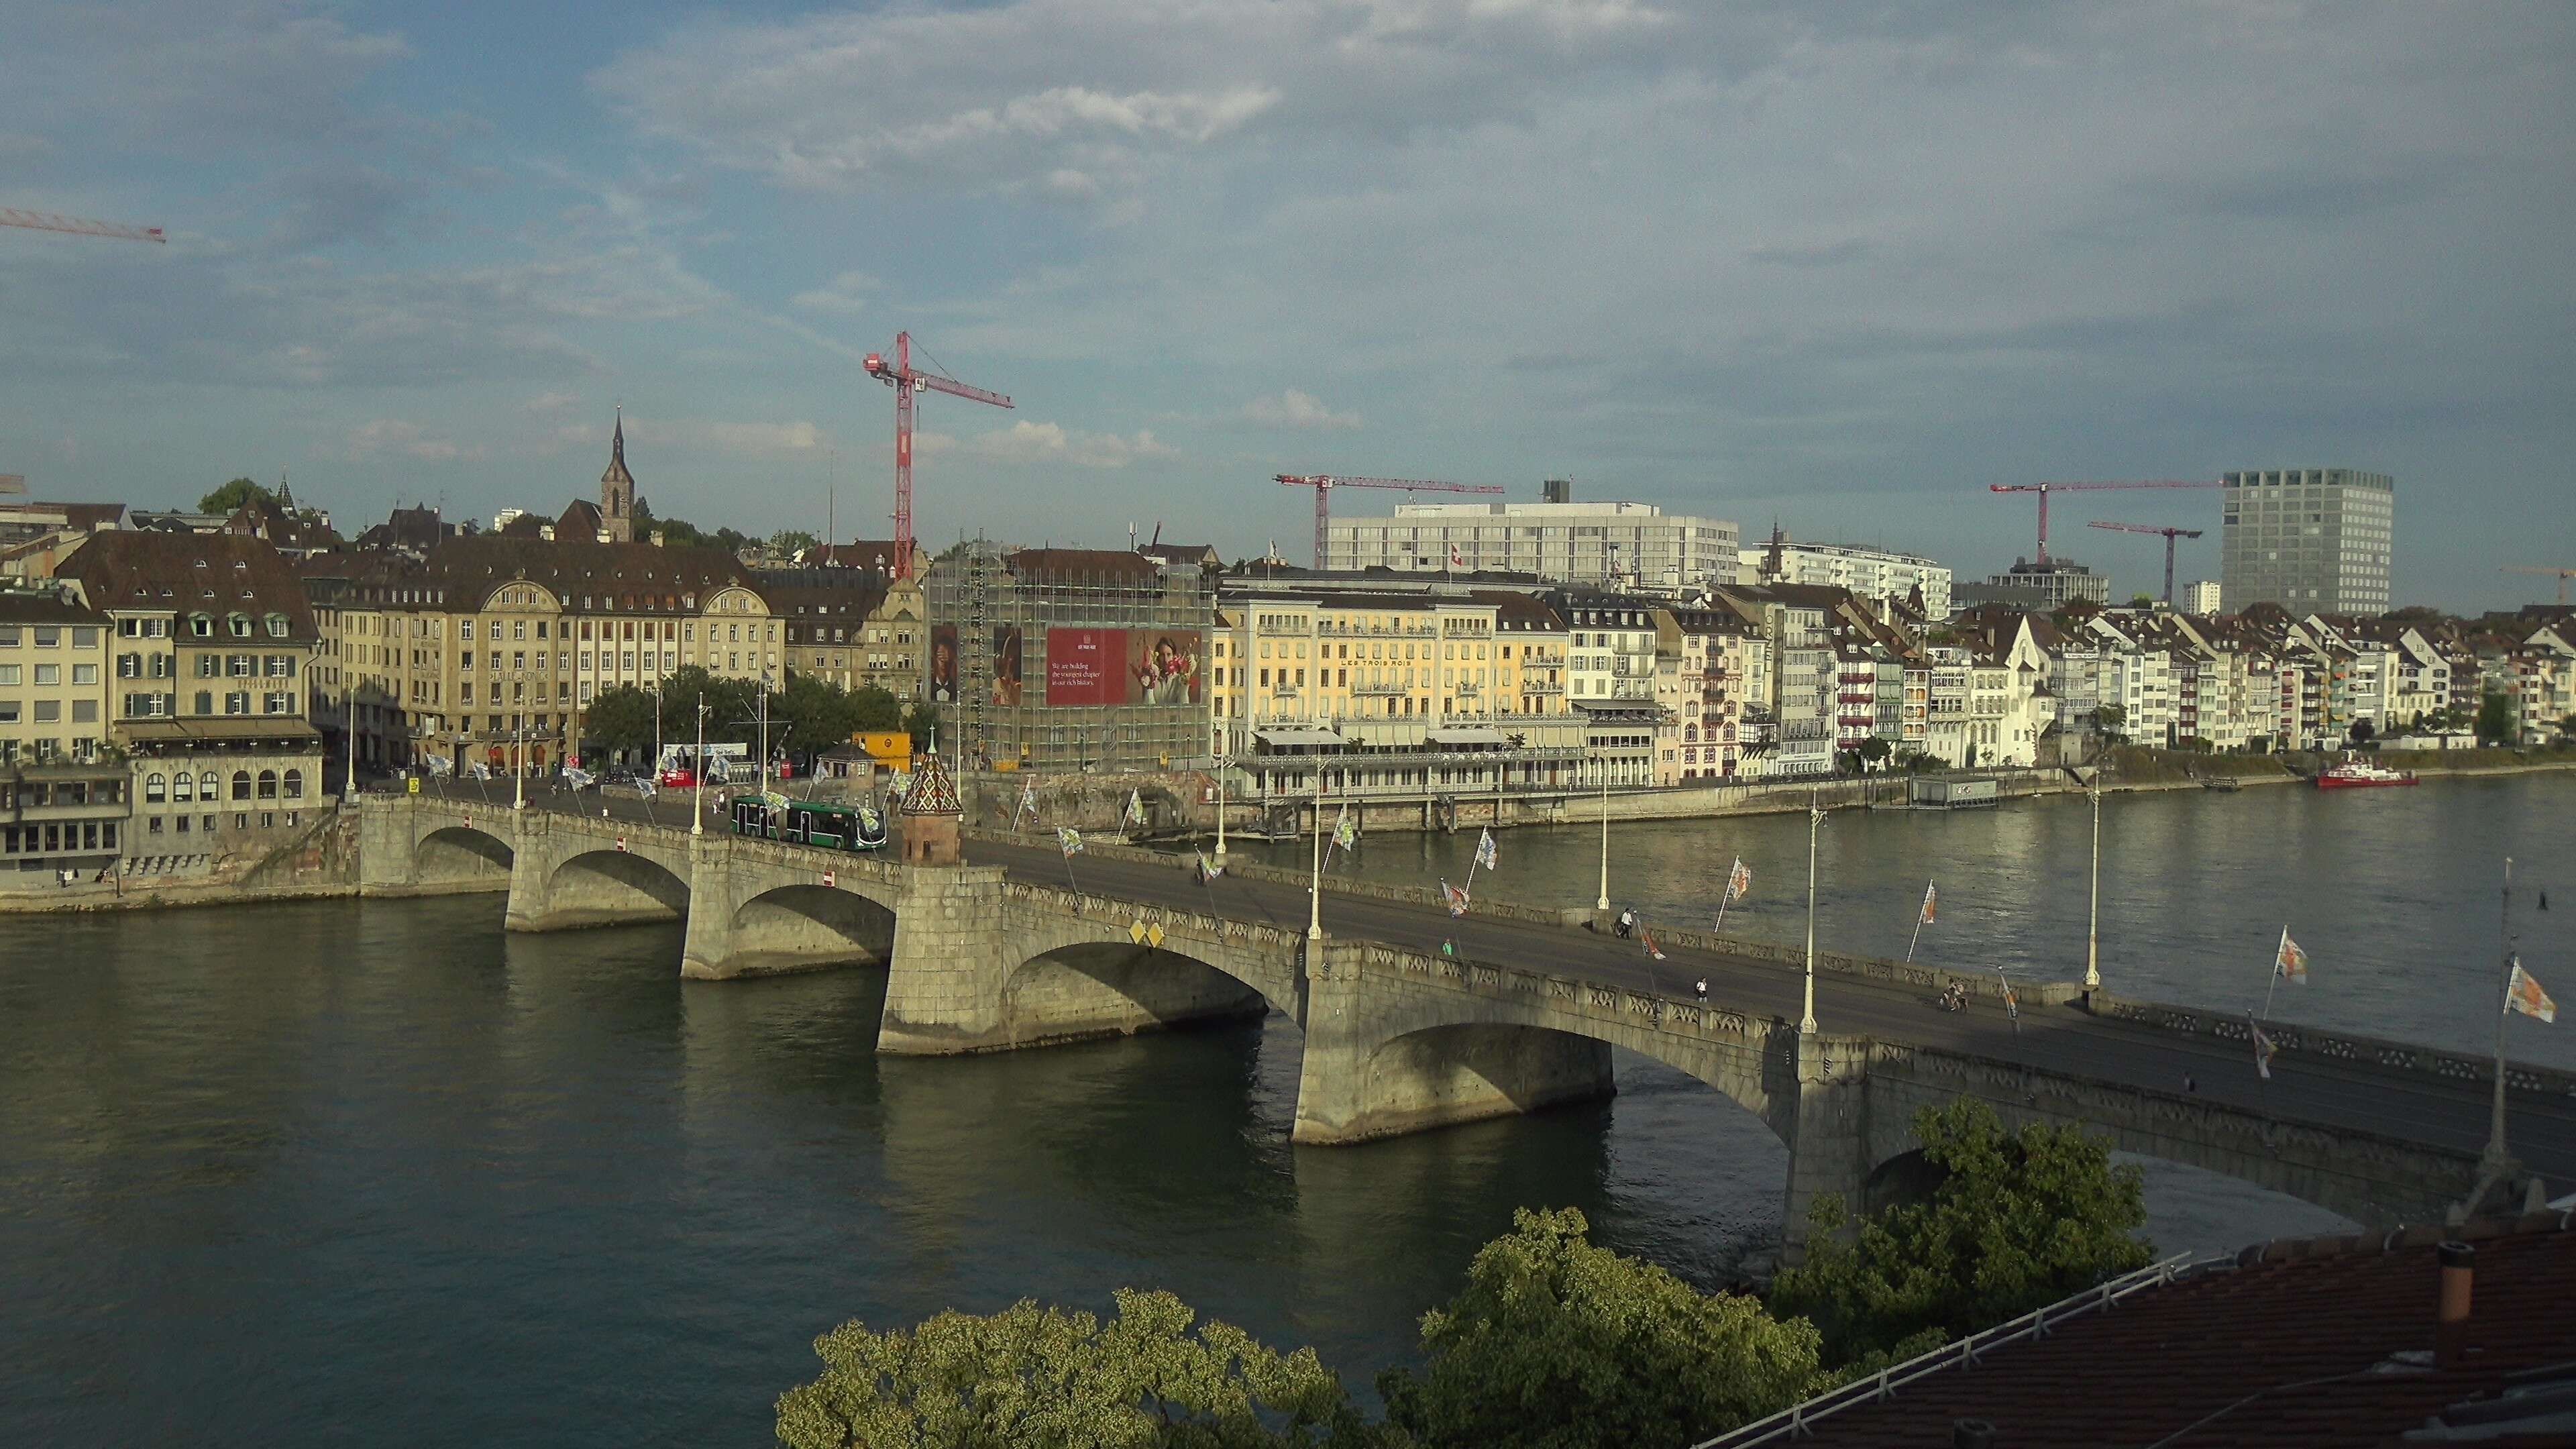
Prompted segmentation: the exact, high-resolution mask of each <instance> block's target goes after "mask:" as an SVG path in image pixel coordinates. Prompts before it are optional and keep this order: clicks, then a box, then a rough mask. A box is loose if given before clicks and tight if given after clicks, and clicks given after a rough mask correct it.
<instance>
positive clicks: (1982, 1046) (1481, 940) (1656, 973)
mask: <svg viewBox="0 0 2576 1449" xmlns="http://www.w3.org/2000/svg"><path fill="white" fill-rule="evenodd" d="M967 852H968V858H969V859H970V860H974V861H977V862H981V863H989V864H998V865H1000V866H1002V867H1003V868H1004V869H1005V870H1006V871H1007V872H1008V873H1009V874H1010V875H1011V877H1013V878H1014V879H1024V880H1028V881H1032V882H1036V883H1040V884H1056V883H1059V882H1061V881H1063V880H1064V878H1065V869H1064V866H1065V862H1064V858H1063V856H1062V855H1061V854H1059V853H1058V852H1057V851H1055V850H1053V849H1049V848H1046V847H1043V846H1021V845H1011V844H1004V843H1001V842H997V841H992V840H989V839H977V840H974V841H972V842H970V843H969V845H968V847H967ZM1074 870H1075V872H1076V873H1077V876H1078V878H1079V880H1080V881H1081V885H1082V889H1083V890H1084V891H1086V892H1089V893H1092V894H1097V895H1110V896H1117V897H1121V898H1124V899H1128V900H1133V901H1136V902H1139V903H1141V904H1146V905H1155V906H1162V907H1165V908H1167V909H1174V910H1204V909H1208V908H1209V907H1210V906H1211V905H1213V907H1214V909H1215V911H1216V912H1217V913H1220V914H1224V915H1227V916H1232V917H1236V918H1239V919H1245V920H1257V921H1262V922H1264V923H1267V924H1270V925H1275V926H1278V927H1280V928H1282V929H1293V930H1298V931H1303V930H1304V929H1305V928H1306V891H1305V889H1304V888H1303V887H1300V886H1294V885H1288V884H1284V883H1280V882H1276V881H1267V880H1253V879H1248V878H1242V877H1236V876H1231V875H1229V876H1224V877H1221V878H1219V879H1218V880H1216V881H1215V882H1212V883H1211V884H1209V885H1207V886H1204V887H1203V886H1201V885H1199V884H1198V883H1197V882H1196V880H1195V875H1194V872H1193V871H1191V870H1190V869H1188V868H1187V867H1186V866H1182V865H1177V864H1176V865H1174V866H1170V867H1165V866H1160V865H1152V864H1144V863H1139V862H1134V861H1128V860H1108V859H1097V858H1094V857H1092V856H1089V855H1084V856H1079V857H1076V859H1075V861H1074ZM1329 881H1330V878H1329V877H1327V887H1326V890H1325V893H1324V906H1323V922H1322V924H1323V928H1324V931H1325V934H1326V935H1328V936H1337V937H1361V938H1365V939H1368V940H1372V941H1382V942H1385V943H1387V944H1390V945H1397V946H1405V947H1410V948H1412V949H1415V950H1433V951H1436V950H1438V949H1439V947H1440V943H1441V941H1442V940H1443V939H1444V938H1446V939H1450V940H1454V941H1455V942H1456V943H1457V946H1458V950H1459V952H1460V954H1462V955H1464V956H1466V957H1467V958H1468V959H1470V960H1474V961H1480V962H1492V963H1494V964H1497V965H1501V966H1507V967H1517V968H1519V969H1521V970H1527V971H1546V972H1551V973H1554V974H1557V975H1561V976H1580V977H1581V978H1583V979H1585V980H1594V981H1603V982H1607V983H1609V984H1612V985H1616V986H1621V987H1624V988H1627V989H1630V990H1634V991H1639V992H1645V993H1648V994H1653V995H1661V996H1665V997H1668V998H1672V999H1687V998H1689V997H1690V996H1691V995H1692V987H1693V984H1694V983H1695V982H1696V981H1697V980H1698V979H1699V978H1700V977H1702V976H1705V977H1707V979H1708V991H1709V999H1710V1000H1711V1001H1712V1002H1715V1003H1722V1004H1724V1005H1725V1006H1728V1007H1730V1008H1732V1009H1734V1010H1738V1011H1743V1012H1746V1013H1748V1014H1751V1015H1755V1016H1760V1017H1764V1018H1776V1019H1778V1020H1781V1021H1784V1022H1786V1023H1787V1024H1788V1025H1790V1026H1792V1027H1794V1026H1795V1025H1796V1024H1797V1021H1798V1015H1799V1010H1800V1001H1801V996H1802V991H1801V987H1802V982H1803V979H1804V973H1803V972H1802V971H1799V970H1794V969H1789V968H1784V967H1782V966H1780V965H1778V964H1776V963H1773V962H1769V961H1757V960H1751V959H1747V958H1745V957H1741V956H1731V955H1722V954H1717V953H1711V952H1704V951H1689V950H1675V949H1669V948H1668V949H1667V951H1666V955H1667V958H1668V959H1666V960H1663V961H1655V960H1652V959H1650V958H1649V957H1647V955H1646V954H1645V951H1644V950H1643V948H1642V947H1640V946H1639V945H1638V944H1637V943H1636V942H1635V941H1634V940H1622V939H1620V938H1619V937H1617V936H1615V935H1610V934H1607V933H1601V934H1596V933H1594V932H1592V931H1588V930H1582V929H1569V928H1566V927H1561V926H1549V925H1546V924H1543V923H1540V922H1533V921H1520V920H1510V919H1501V918H1496V917H1491V916H1484V915H1478V914H1473V913H1471V914H1469V915H1467V916H1464V917H1459V918H1455V919H1453V918H1451V917H1450V916H1449V915H1448V914H1447V913H1446V912H1444V911H1441V910H1437V909H1426V908H1424V907H1422V906H1417V905H1411V904H1408V903H1405V902H1400V901H1387V900H1379V899H1376V898H1373V897H1368V896H1358V895H1347V894H1342V893H1337V892H1335V891H1333V890H1332V889H1331V888H1330V884H1329ZM1503 889H1504V888H1503V886H1502V884H1501V882H1499V881H1493V882H1491V883H1489V884H1487V885H1486V886H1485V887H1484V890H1485V891H1487V892H1490V893H1492V894H1493V895H1495V896H1500V895H1501V894H1502V891H1503ZM1650 924H1651V923H1650ZM1816 1021H1817V1028H1818V1030H1820V1031H1825V1032H1830V1033H1835V1034H1839V1035H1857V1036H1869V1037H1875V1038H1878V1039H1880V1040H1886V1041H1902V1042H1908V1043H1911V1044H1913V1045H1917V1046H1929V1047H1938V1048H1942V1049H1944V1050H1948V1051H1952V1052H1958V1053H1961V1054H1965V1055H1971V1056H1976V1057H1982V1058H1985V1059H1987V1060H1991V1061H1999V1062H2009V1063H2013V1064H2015V1065H2019V1066H2024V1067H2028V1068H2031V1069H2033V1070H2035V1071H2040V1072H2048V1073H2053V1074H2061V1075H2066V1076H2075V1077H2089V1078H2093V1079H2096V1080H2102V1081H2109V1082H2117V1083H2121V1084H2124V1085H2129V1086H2140V1087H2148V1088H2152V1089H2157V1090H2162V1091H2171V1092H2180V1091H2182V1090H2183V1079H2184V1077H2185V1076H2186V1075H2188V1076H2189V1077H2191V1078H2192V1079H2193V1080H2194V1081H2195V1082H2196V1083H2197V1092H2196V1095H2198V1096H2202V1097H2206V1098H2208V1099H2210V1100H2211V1101H2212V1102H2214V1103H2218V1104H2222V1105H2226V1106H2233V1107H2237V1108H2240V1109H2243V1110H2246V1111H2249V1112H2258V1113H2261V1114H2263V1115H2266V1116H2279V1117H2283V1118H2288V1119H2292V1120H2296V1121H2304V1122H2311V1123H2315V1124H2317V1125H2320V1126H2326V1127H2334V1128H2339V1129H2345V1130H2351V1131H2359V1132H2368V1133H2373V1134H2376V1135H2380V1136H2387V1137H2398V1138H2404V1139H2407V1140H2410V1141H2415V1142H2420V1143H2423V1144H2425V1145H2427V1146H2436V1147H2444V1148H2448V1149H2450V1150H2452V1151H2456V1152H2464V1153H2470V1154H2474V1153H2476V1152H2478V1151H2479V1150H2480V1149H2481V1148H2483V1147H2484V1146H2485V1145H2486V1139H2487V1121H2488V1111H2489V1104H2490V1094H2489V1089H2488V1088H2487V1087H2486V1086H2485V1085H2484V1084H2464V1083H2454V1082H2450V1081H2447V1080H2442V1079H2434V1078H2396V1077H2392V1076H2391V1075H2390V1074H2386V1073H2381V1072H2376V1071H2371V1070H2368V1069H2353V1068H2346V1067H2344V1066H2341V1065H2340V1064H2336V1063H2332V1062H2325V1061H2316V1060H2301V1061H2296V1062H2291V1061H2288V1060H2287V1059H2286V1058H2276V1059H2275V1060H2274V1062H2273V1075H2272V1080H2271V1081H2269V1082H2265V1081H2263V1080H2262V1079H2261V1078H2260V1077H2259V1076H2258V1075H2257V1073H2256V1072H2255V1070H2254V1063H2253V1060H2252V1057H2251V1054H2250V1053H2249V1052H2248V1051H2247V1050H2246V1049H2245V1048H2244V1047H2243V1046H2242V1045H2241V1044H2238V1043H2233V1042H2223V1041H2213V1040H2211V1039H2209V1038H2207V1037H2203V1036H2197V1035H2195V1036H2179V1035H2176V1034H2172V1033H2166V1032H2161V1031H2157V1030H2155V1029H2154V1028H2151V1027H2145V1026H2141V1025H2137V1024H2134V1023H2130V1022H2126V1021H2121V1020H2118V1019H2116V1018H2109V1017H2101V1016H2096V1015H2094V1014H2092V1013H2091V1012H2089V1011H2086V1010H2085V1009H2083V1008H2082V1007H2081V1006H2080V1005H2075V1004H2068V1005H2057V1006H2047V1005H2026V1006H2024V1007H2023V1009H2022V1011H2021V1019H2020V1025H2019V1029H2018V1030H2016V1029H2015V1028H2014V1024H2013V1023H2012V1022H2011V1021H2010V1020H2009V1019H2008V1018H2007V1017H2006V1014H2005V1012H2004V1010H2003V1008H2002V1007H2001V1006H1999V1005H1997V1004H1995V1003H1994V1002H1993V1000H1992V999H1991V998H1978V999H1977V1000H1976V1001H1975V1003H1974V1004H1973V1005H1971V1006H1970V1007H1969V1009H1968V1010H1966V1011H1961V1012H1949V1011H1943V1010H1941V1009H1940V1008H1939V1007H1938V1006H1937V1005H1936V1004H1934V1002H1933V1000H1932V998H1931V996H1930V995H1929V994H1928V993H1922V992H1916V991H1910V990H1905V989H1901V988H1896V987H1891V986H1889V985H1886V984H1882V983H1879V982H1876V981H1869V980H1863V979H1856V978H1853V977H1849V976H1844V975H1840V974H1835V973H1826V972H1819V973H1818V974H1817V977H1816ZM2509 1113H2510V1115H2509V1117H2508V1120H2507V1123H2506V1137H2507V1141H2508V1143H2509V1145H2510V1146H2511V1148H2512V1150H2513V1152H2514V1155H2515V1156H2517V1157H2519V1158H2520V1159H2522V1161H2523V1163H2524V1165H2525V1166H2526V1167H2528V1168H2529V1169H2531V1170H2532V1171H2533V1172H2536V1173H2538V1174H2539V1175H2540V1176H2542V1177H2543V1178H2545V1179H2548V1180H2550V1181H2552V1182H2566V1181H2570V1180H2576V1099H2569V1098H2565V1097H2560V1098H2555V1099H2540V1100H2534V1099H2533V1098H2532V1097H2529V1096H2525V1095H2520V1094H2517V1096H2516V1097H2515V1098H2514V1099H2513V1100H2512V1101H2511V1102H2510V1103H2509Z"/></svg>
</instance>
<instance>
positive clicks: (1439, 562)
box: [1316, 496, 1738, 596]
mask: <svg viewBox="0 0 2576 1449" xmlns="http://www.w3.org/2000/svg"><path fill="white" fill-rule="evenodd" d="M1737 555H1738V549H1737V529H1736V526H1735V525H1734V524H1733V523H1731V522H1729V521H1728V520H1726V519H1723V518H1705V517H1699V516H1696V515H1687V514H1668V513H1666V512H1664V511H1663V510H1662V509H1661V508H1658V507H1656V506H1655V505H1654V504H1651V503H1577V502H1574V501H1572V500H1571V498H1570V496H1569V497H1566V498H1564V499H1563V501H1551V502H1545V503H1400V504H1398V505H1396V509H1395V516H1394V517H1392V518H1335V519H1333V520H1332V522H1331V523H1330V524H1329V525H1328V526H1327V529H1326V532H1325V539H1324V557H1323V558H1321V559H1318V560H1316V566H1317V567H1318V568H1321V569H1325V570H1328V571H1330V570H1347V571H1354V572H1356V571H1358V570H1361V569H1372V568H1385V569H1394V570H1396V571H1398V572H1400V573H1409V574H1415V575H1430V576H1435V577H1436V576H1438V575H1441V574H1443V573H1451V574H1458V573H1476V572H1505V573H1522V574H1530V575H1534V576H1535V577H1538V578H1541V579H1545V580H1548V581H1550V582H1554V583H1561V584H1574V585H1581V586H1584V587H1588V588H1596V589H1614V590H1625V591H1628V592H1632V593H1637V592H1642V593H1651V594H1658V595H1664V596H1678V595H1681V594H1685V593H1690V592H1693V591H1695V590H1698V589H1701V588H1705V587H1707V586H1708V585H1710V584H1726V583H1732V582H1734V581H1735V579H1736V577H1737V573H1738V564H1737V561H1736V560H1737Z"/></svg>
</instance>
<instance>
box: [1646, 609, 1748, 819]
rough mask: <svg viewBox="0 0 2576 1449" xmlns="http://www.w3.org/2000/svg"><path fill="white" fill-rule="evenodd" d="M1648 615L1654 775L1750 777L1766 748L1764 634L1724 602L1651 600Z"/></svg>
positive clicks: (1664, 779) (1662, 780) (1673, 779)
mask: <svg viewBox="0 0 2576 1449" xmlns="http://www.w3.org/2000/svg"><path fill="white" fill-rule="evenodd" d="M1655 623H1656V641H1657V647H1656V664H1657V669H1656V685H1657V690H1658V693H1657V697H1656V701H1655V702H1656V704H1657V706H1658V707H1659V708H1660V709H1661V711H1662V718H1661V719H1660V720H1659V721H1658V729H1657V740H1656V749H1655V778H1656V781H1657V783H1659V784H1690V783H1692V782H1694V781H1700V780H1743V779H1751V778H1753V777H1754V776H1755V775H1756V774H1758V773H1759V772H1760V770H1759V761H1760V758H1761V755H1762V753H1763V752H1764V751H1765V750H1767V749H1768V748H1769V738H1768V734H1767V726H1768V723H1769V712H1770V711H1769V705H1770V701H1769V697H1768V694H1767V693H1765V692H1762V689H1761V686H1762V685H1764V684H1767V682H1768V679H1769V675H1770V671H1769V669H1768V668H1767V667H1766V665H1764V664H1763V663H1761V662H1759V661H1760V660H1761V658H1762V657H1764V656H1767V655H1768V653H1769V650H1770V646H1769V644H1768V642H1767V641H1765V640H1764V639H1763V638H1762V637H1761V635H1760V634H1759V632H1758V631H1757V630H1756V629H1755V627H1754V626H1753V625H1752V624H1751V623H1749V622H1748V621H1747V620H1746V619H1745V618H1744V616H1743V615H1741V614H1740V613H1737V612H1736V611H1735V610H1733V609H1728V608H1719V607H1711V608H1694V607H1686V606H1675V607H1671V608H1658V609H1657V610H1655ZM1667 660H1669V661H1671V666H1672V667H1671V668H1670V670H1669V671H1667V670H1666V669H1665V667H1664V665H1665V662H1666V661H1667ZM1668 673H1669V684H1667V674H1668ZM1757 727H1759V728H1757Z"/></svg>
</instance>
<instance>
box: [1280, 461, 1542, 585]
mask: <svg viewBox="0 0 2576 1449" xmlns="http://www.w3.org/2000/svg"><path fill="white" fill-rule="evenodd" d="M1273 481H1275V482H1279V483H1284V484H1286V485H1288V486H1289V487H1291V488H1312V489H1314V490H1315V567H1316V568H1317V569H1318V570H1320V569H1322V568H1323V566H1324V539H1325V536H1326V535H1327V534H1328V533H1330V532H1331V529H1332V522H1333V505H1332V502H1331V499H1332V493H1333V490H1334V489H1336V488H1400V489H1402V490H1404V491H1405V492H1407V493H1501V492H1504V491H1505V490H1504V489H1502V488H1499V487H1496V486H1495V485H1493V484H1491V483H1438V482H1433V481H1431V480H1428V479H1423V478H1346V477H1342V476H1340V475H1339V474H1332V473H1279V474H1274V475H1273Z"/></svg>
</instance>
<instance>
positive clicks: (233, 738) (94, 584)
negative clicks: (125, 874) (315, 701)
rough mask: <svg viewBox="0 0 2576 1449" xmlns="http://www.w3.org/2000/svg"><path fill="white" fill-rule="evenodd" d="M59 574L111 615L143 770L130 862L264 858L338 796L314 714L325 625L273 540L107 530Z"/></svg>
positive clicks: (182, 868) (117, 693)
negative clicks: (308, 700) (310, 703)
mask: <svg viewBox="0 0 2576 1449" xmlns="http://www.w3.org/2000/svg"><path fill="white" fill-rule="evenodd" d="M59 577H60V578H61V579H63V580H64V581H65V582H67V583H70V584H72V585H74V586H75V587H77V588H78V590H79V591H80V595H81V597H82V599H83V600H84V601H85V602H86V603H87V604H88V605H89V607H90V608H92V609H95V610H97V611H99V612H101V613H103V614H105V615H107V616H108V618H109V619H110V620H111V621H112V622H113V626H114V636H113V638H112V640H111V642H110V644H109V647H108V653H109V654H110V655H111V656H112V657H111V659H110V667H109V669H108V675H109V679H108V691H109V693H108V699H107V701H106V703H107V705H108V713H109V715H110V726H109V728H110V735H111V738H112V739H113V741H114V742H115V743H116V744H117V745H118V746H119V747H120V748H121V749H122V750H123V751H124V753H125V755H126V757H127V770H128V773H129V774H130V776H131V783H130V785H129V787H128V788H129V791H130V798H131V799H132V801H133V823H132V825H131V826H130V828H129V833H128V839H127V842H126V848H125V853H126V855H127V856H128V857H129V859H130V860H132V861H133V862H134V864H133V866H132V867H131V868H132V869H134V870H135V871H136V872H138V873H144V874H155V875H159V874H176V873H186V872H188V871H191V870H195V869H200V868H206V867H220V866H222V865H225V864H230V863H238V862H241V861H243V860H245V859H255V858H257V857H258V856H260V855H262V854H265V853H266V852H267V851H269V850H272V849H275V848H276V847H278V846H279V845H283V844H285V843H286V842H287V841H289V840H291V839H293V838H294V837H295V835H296V834H297V833H299V832H300V831H301V830H302V829H303V828H304V827H305V826H306V825H308V824H309V823H310V817H311V812H313V811H315V810H317V809H320V808H323V806H324V803H325V802H324V800H323V777H322V739H321V735H320V734H319V733H318V732H317V731H316V730H315V729H314V728H313V726H312V724H311V723H310V722H308V721H307V720H306V718H305V713H304V702H305V701H304V691H305V688H306V686H307V684H308V680H307V672H308V669H309V666H310V665H311V663H312V660H313V654H314V649H315V647H316V645H317V644H319V643H320V635H319V633H318V632H317V631H316V629H315V627H314V622H313V611H312V608H311V607H310V606H309V605H308V604H307V603H306V602H305V597H304V590H303V589H302V587H301V586H299V585H298V584H297V582H296V580H295V576H294V574H293V573H291V572H289V571H288V569H287V567H286V563H285V561H284V560H283V559H281V558H280V557H279V556H278V554H277V551H276V550H275V549H274V548H271V547H270V546H269V545H268V543H267V542H266V541H265V540H262V539H258V538H252V537H246V536H243V535H238V534H223V533H157V532H156V533H131V532H117V533H102V534H99V535H97V536H96V537H94V538H92V539H91V540H90V541H89V542H88V543H86V544H84V545H83V546H82V547H81V548H80V550H79V551H78V552H76V553H74V554H73V555H72V556H71V557H70V558H68V559H66V560H64V561H63V564H62V566H61V568H60V570H59Z"/></svg>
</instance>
